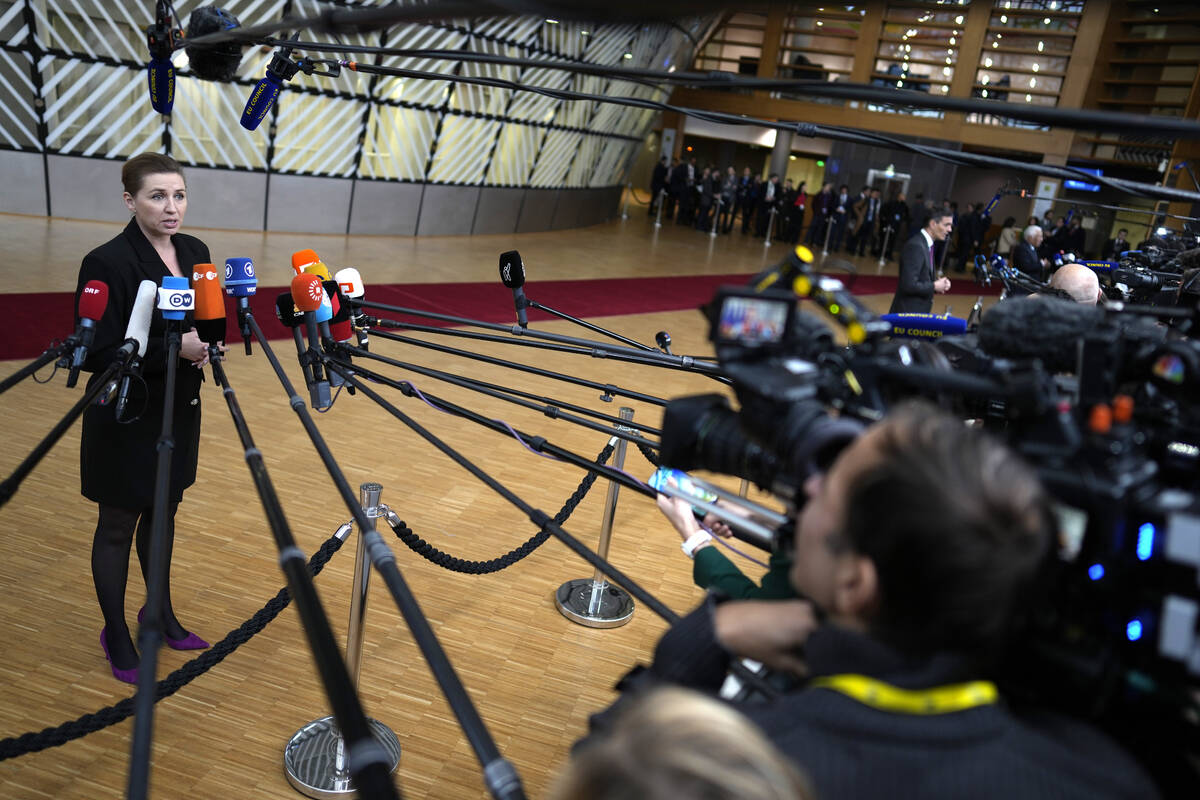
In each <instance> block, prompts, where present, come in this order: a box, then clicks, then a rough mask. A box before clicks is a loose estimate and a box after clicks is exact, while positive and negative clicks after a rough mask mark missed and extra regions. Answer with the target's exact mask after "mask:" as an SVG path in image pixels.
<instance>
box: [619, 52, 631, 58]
mask: <svg viewBox="0 0 1200 800" xmlns="http://www.w3.org/2000/svg"><path fill="white" fill-rule="evenodd" d="M621 58H633V53H626V54H625V55H623V56H621Z"/></svg>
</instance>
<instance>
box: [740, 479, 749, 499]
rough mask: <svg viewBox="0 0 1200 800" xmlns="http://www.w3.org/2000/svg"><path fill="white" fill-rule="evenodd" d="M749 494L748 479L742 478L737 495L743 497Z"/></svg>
mask: <svg viewBox="0 0 1200 800" xmlns="http://www.w3.org/2000/svg"><path fill="white" fill-rule="evenodd" d="M748 494H750V481H748V480H746V479H745V478H742V485H741V486H739V487H738V497H745V496H746V495H748Z"/></svg>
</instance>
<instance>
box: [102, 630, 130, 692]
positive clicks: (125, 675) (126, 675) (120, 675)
mask: <svg viewBox="0 0 1200 800" xmlns="http://www.w3.org/2000/svg"><path fill="white" fill-rule="evenodd" d="M107 633H108V628H107V627H105V628H101V629H100V649H102V650H103V651H104V660H105V661H107V662H108V666H109V668H111V669H112V674H113V677H114V678H116V679H117V680H119V681H121V682H122V683H132V684H135V685H136V684H137V682H138V668H137V667H134V668H133V669H117V667H116V665H115V664H113V662H112V658H111V657H110V656H109V655H108V638H107V635H106V634H107Z"/></svg>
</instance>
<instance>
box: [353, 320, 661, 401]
mask: <svg viewBox="0 0 1200 800" xmlns="http://www.w3.org/2000/svg"><path fill="white" fill-rule="evenodd" d="M372 333H374V334H375V335H376V336H379V337H381V338H384V339H387V340H388V341H390V342H401V343H403V344H411V345H416V346H417V347H425V348H428V349H430V350H435V351H437V352H439V353H446V354H448V355H454V356H462V357H463V358H469V359H472V360H474V361H482V362H483V363H485V364H493V365H495V366H498V367H506V368H508V369H515V370H517V371H519V372H528V373H530V374H532V375H538V376H540V377H543V378H552V379H554V380H557V381H562V382H564V383H572V384H575V385H576V386H584V387H587V388H589V389H596V390H598V391H600V392H601V395H600V399H601V400H603V401H604V402H606V403H610V402H612V399H613V397H627V398H629V399H631V400H640V401H641V402H643V403H649V404H651V405H656V406H665V405H666V404H667V401H666V400H664V399H663V398H661V397H654V396H653V395H649V394H642V393H641V392H635V391H632V390H630V389H622V388H621V387H619V386H614V385H612V384H611V383H598V382H596V381H589V380H587V379H585V378H577V377H575V376H574V375H566V374H564V373H562V372H552V371H551V370H548V369H542V368H540V367H533V366H530V365H528V364H521V363H518V362H516V361H507V360H505V359H503V358H495V357H493V356H487V355H484V354H483V353H474V352H472V351H470V350H459V349H458V348H456V347H447V346H446V345H441V344H437V343H435V342H426V341H424V340H422V339H413V338H412V337H409V336H401V335H399V334H396V333H388V332H387V331H381V330H375V331H372ZM359 347H361V348H362V349H363V350H366V349H367V348H366V347H365V346H363V345H362V344H360V345H359Z"/></svg>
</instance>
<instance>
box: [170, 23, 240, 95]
mask: <svg viewBox="0 0 1200 800" xmlns="http://www.w3.org/2000/svg"><path fill="white" fill-rule="evenodd" d="M240 26H241V23H240V22H238V18H237V17H235V16H234V15H233V14H231V13H230V12H228V11H226V10H225V9H223V8H217V7H216V6H201V7H200V8H197V9H195V10H194V11H192V14H191V16H190V17H189V18H188V26H187V33H186V35H185V37H184V41H190V40H192V39H195V38H197V37H200V36H204V35H205V34H209V33H217V32H218V31H228V30H232V29H234V28H237V27H240ZM185 49H186V50H187V57H188V66H190V67H191V69H192V72H193V73H195V75H196V77H197V78H200V79H202V80H206V81H232V80H233V79H234V77H236V75H237V69H238V65H239V64H240V63H241V61H242V46H241V45H240V44H239V43H237V42H222V43H221V44H215V45H192V44H189V45H188V46H187V47H186V48H185Z"/></svg>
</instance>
